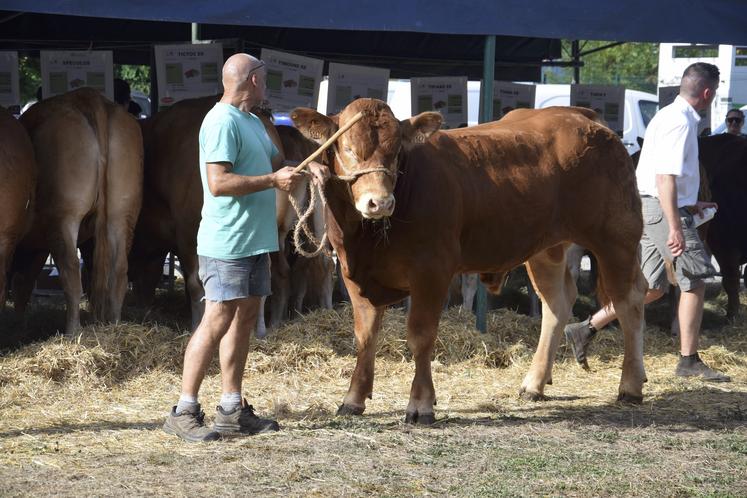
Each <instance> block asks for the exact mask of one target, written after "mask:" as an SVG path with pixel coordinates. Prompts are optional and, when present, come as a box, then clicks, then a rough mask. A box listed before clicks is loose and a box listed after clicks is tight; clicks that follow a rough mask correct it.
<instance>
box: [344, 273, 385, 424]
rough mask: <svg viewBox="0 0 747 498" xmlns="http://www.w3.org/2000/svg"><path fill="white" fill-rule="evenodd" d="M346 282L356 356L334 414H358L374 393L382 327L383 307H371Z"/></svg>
mask: <svg viewBox="0 0 747 498" xmlns="http://www.w3.org/2000/svg"><path fill="white" fill-rule="evenodd" d="M343 278H344V277H343ZM345 285H346V286H347V288H348V289H350V300H351V301H352V303H353V319H354V323H355V342H356V349H357V353H358V354H357V356H358V358H357V360H356V362H355V370H354V371H353V376H352V378H351V379H350V388H349V389H348V392H347V394H346V395H345V398H344V399H343V401H342V405H341V406H340V408H339V410H337V414H338V415H360V414H362V413H363V411H364V410H365V409H366V398H369V399H370V398H371V395H372V393H373V382H374V359H375V358H374V356H375V355H376V338H377V337H378V335H379V329H381V319H382V318H383V316H384V309H385V307H384V306H374V305H372V304H371V302H370V301H369V300H368V299H366V298H364V297H361V295H360V292H359V289H358V287H357V286H356V285H355V284H354V283H353V282H351V281H350V280H348V279H347V278H346V279H345Z"/></svg>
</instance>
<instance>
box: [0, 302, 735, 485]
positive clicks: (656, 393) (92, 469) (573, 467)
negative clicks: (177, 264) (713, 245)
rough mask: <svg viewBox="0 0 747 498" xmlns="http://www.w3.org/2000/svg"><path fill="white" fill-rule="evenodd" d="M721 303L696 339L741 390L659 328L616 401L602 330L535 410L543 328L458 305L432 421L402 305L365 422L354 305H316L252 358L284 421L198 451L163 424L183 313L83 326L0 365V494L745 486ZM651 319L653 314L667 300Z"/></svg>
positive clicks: (438, 366) (650, 332)
mask: <svg viewBox="0 0 747 498" xmlns="http://www.w3.org/2000/svg"><path fill="white" fill-rule="evenodd" d="M167 304H168V303H167ZM722 305H723V298H722V297H721V298H719V301H717V302H716V304H715V305H713V306H712V307H711V308H709V310H708V311H707V315H706V323H705V337H704V338H703V341H702V348H701V349H702V350H703V351H704V354H703V356H704V358H705V359H706V360H707V361H708V362H709V363H711V364H712V365H714V366H717V367H719V368H722V369H724V370H725V371H726V372H727V373H728V374H730V375H731V376H732V377H733V379H734V382H732V383H731V384H724V385H713V384H707V383H704V382H701V381H682V380H678V379H675V378H674V377H673V376H672V371H673V369H674V365H675V362H676V357H675V355H674V354H673V353H674V352H675V348H674V347H673V346H672V343H671V340H670V338H669V336H668V333H667V332H665V331H663V330H662V329H660V328H658V327H655V326H651V327H649V328H648V329H647V336H646V359H645V361H646V369H647V374H648V378H649V382H648V384H647V385H646V388H645V396H646V399H645V401H644V404H643V405H641V406H625V405H618V404H616V403H614V398H615V395H616V391H617V384H618V382H619V377H620V368H619V366H620V364H621V362H622V341H621V337H620V334H618V333H614V332H609V333H606V332H605V333H601V334H599V339H598V340H597V341H596V343H595V344H594V346H593V351H592V357H591V360H590V364H591V367H592V369H593V372H591V373H589V372H585V371H583V370H581V369H580V368H578V367H577V366H576V365H575V363H574V362H573V361H572V359H571V358H570V356H569V355H570V352H569V351H567V350H566V348H565V346H561V350H560V351H559V355H558V359H557V361H556V365H555V368H554V373H553V381H554V384H553V385H552V386H548V388H547V390H546V394H548V395H549V400H548V401H545V402H541V403H531V402H526V401H522V400H520V399H519V398H518V397H517V395H516V393H517V389H518V387H519V385H520V383H521V379H522V377H523V375H524V374H525V373H526V370H527V368H528V366H529V363H530V362H531V355H532V353H533V351H534V348H535V346H536V343H537V337H538V330H539V322H538V321H537V320H533V319H530V318H528V317H526V316H523V315H517V314H516V313H514V312H512V311H505V310H500V311H496V312H492V313H491V315H490V317H489V331H488V333H487V334H485V335H480V334H478V333H476V332H475V331H474V330H473V328H472V326H473V320H472V318H471V317H468V316H467V315H465V314H460V313H459V311H458V309H451V310H449V311H448V312H447V313H445V314H444V317H443V319H442V326H441V328H440V332H439V340H438V344H437V349H436V354H435V358H434V361H433V371H434V382H435V384H436V389H437V393H438V406H437V407H436V408H437V416H438V417H439V419H440V420H439V422H438V423H437V424H436V426H435V427H432V428H419V427H410V426H406V425H404V424H403V423H402V418H403V416H404V409H405V406H406V404H407V398H408V394H409V385H410V382H411V380H412V374H413V365H412V363H411V361H410V359H409V358H410V356H409V353H408V351H407V347H406V344H405V342H404V333H403V331H404V320H405V317H404V314H403V313H402V311H400V310H391V311H389V312H387V316H386V319H385V323H384V326H383V330H382V333H381V337H380V343H379V347H378V354H377V360H376V361H377V363H376V375H377V378H376V383H375V387H374V396H373V399H372V400H370V401H369V403H368V406H367V411H366V414H365V415H364V416H363V417H342V418H340V417H335V416H334V413H335V410H336V408H337V405H338V403H339V402H340V401H341V399H342V396H343V395H344V393H345V391H346V389H347V385H348V382H349V377H350V374H351V373H352V369H353V367H354V364H355V357H354V344H353V340H352V318H351V312H350V309H349V308H348V307H342V308H340V309H338V310H336V311H325V312H315V313H312V314H310V315H308V316H307V317H305V318H303V319H299V320H296V321H294V322H291V323H289V324H288V325H287V326H285V327H284V328H282V329H281V330H279V331H277V332H276V333H275V334H274V335H273V336H271V337H270V338H269V339H267V340H264V341H254V342H253V344H252V349H251V351H250V354H249V359H248V362H247V374H246V386H245V391H246V393H247V395H248V397H249V398H250V401H251V402H252V403H253V404H254V405H255V407H256V408H257V409H258V411H259V412H261V413H264V414H272V415H274V416H275V417H277V418H278V420H279V421H280V423H281V425H282V426H283V430H282V431H281V432H280V433H278V434H273V435H267V436H256V437H249V438H237V439H231V440H226V441H223V442H220V443H214V444H198V445H188V444H186V443H182V442H181V441H179V440H178V439H176V438H174V437H172V436H168V435H166V434H164V433H163V432H162V431H161V430H160V424H161V423H162V421H163V418H164V416H165V414H166V412H167V411H168V409H169V407H170V406H171V404H173V402H174V401H175V400H176V398H177V397H178V392H179V375H180V369H181V356H182V353H183V347H184V344H185V343H186V340H187V336H186V335H185V333H184V322H183V321H178V320H173V319H172V320H168V319H163V317H162V316H158V317H156V318H158V321H152V319H151V318H152V317H142V316H139V317H138V322H137V323H135V322H128V323H125V324H122V325H119V326H88V327H86V328H85V329H84V330H83V333H82V334H81V336H80V337H79V338H78V339H77V340H76V341H68V340H65V339H63V338H60V337H53V338H50V339H47V340H45V341H44V342H37V343H33V344H29V345H27V346H24V347H22V348H20V349H17V350H12V351H8V352H7V353H6V354H5V355H4V356H2V357H0V494H1V495H32V494H33V495H50V494H54V495H62V496H72V495H75V496H78V495H124V494H135V495H152V494H159V495H160V494H163V495H170V496H182V495H187V494H197V495H207V494H239V495H249V494H259V495H290V496H302V495H303V496H309V495H311V496H330V495H333V496H335V495H384V496H398V495H407V496H409V495H425V494H435V495H441V496H476V495H477V496H480V495H486V496H488V495H489V496H494V495H513V496H526V495H567V496H590V495H594V496H621V495H630V496H640V495H652V496H683V495H686V496H692V495H697V496H744V495H745V494H747V475H746V474H747V472H745V469H746V468H747V429H745V423H747V320H745V319H744V318H742V319H741V320H740V321H738V322H737V323H735V324H732V325H726V324H725V323H724V320H723V318H721V316H720V314H719V313H720V310H718V309H717V308H716V307H718V306H722ZM649 311H650V313H653V315H652V316H650V317H649V321H650V322H657V321H661V320H662V318H661V314H662V313H663V311H662V308H656V307H654V308H652V309H651V310H649ZM4 316H5V315H4ZM132 316H134V312H133V313H131V317H132ZM54 320H57V318H55V319H48V320H45V322H47V323H52V322H54ZM55 323H56V322H55ZM158 323H168V324H170V325H159V324H158ZM48 326H49V325H48ZM3 328H5V327H4V326H3V325H0V332H1V331H2V329H3ZM219 381H220V379H219V375H218V372H217V370H216V367H215V365H214V366H213V368H212V369H211V371H210V373H209V375H208V377H207V378H206V380H205V384H204V386H203V390H202V395H201V396H202V402H203V405H204V407H205V408H206V411H207V412H208V418H210V417H211V416H212V406H214V405H215V404H216V403H217V401H218V397H219ZM208 408H210V409H208Z"/></svg>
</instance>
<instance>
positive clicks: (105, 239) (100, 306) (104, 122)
mask: <svg viewBox="0 0 747 498" xmlns="http://www.w3.org/2000/svg"><path fill="white" fill-rule="evenodd" d="M97 97H98V98H96V99H92V100H91V101H90V102H91V107H90V109H89V114H87V115H86V119H88V122H89V124H90V125H91V128H92V129H93V133H94V135H95V136H96V140H97V141H98V147H99V157H98V161H97V165H96V168H97V172H96V173H97V186H96V205H95V210H94V212H95V223H94V249H93V272H92V273H93V274H92V282H91V295H90V296H89V301H90V302H91V307H92V308H93V314H94V317H95V319H96V320H102V321H103V320H107V319H108V317H109V314H110V310H109V294H110V289H109V287H110V285H109V267H110V265H111V264H112V255H111V245H110V244H109V236H108V233H107V224H108V213H107V207H106V206H107V170H108V164H107V163H108V158H109V121H110V116H109V109H108V107H109V103H108V102H106V101H105V100H104V99H103V98H102V97H99V96H97Z"/></svg>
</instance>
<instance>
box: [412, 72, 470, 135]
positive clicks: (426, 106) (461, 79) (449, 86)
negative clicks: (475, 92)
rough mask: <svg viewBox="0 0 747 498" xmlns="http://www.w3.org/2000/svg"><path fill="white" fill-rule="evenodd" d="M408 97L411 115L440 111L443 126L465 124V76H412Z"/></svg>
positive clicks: (452, 126) (458, 126)
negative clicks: (410, 104)
mask: <svg viewBox="0 0 747 498" xmlns="http://www.w3.org/2000/svg"><path fill="white" fill-rule="evenodd" d="M410 99H411V103H412V109H413V115H415V114H420V113H421V112H426V111H437V112H440V113H441V115H442V116H443V118H444V128H460V127H462V126H467V77H466V76H451V77H434V78H412V79H411V80H410Z"/></svg>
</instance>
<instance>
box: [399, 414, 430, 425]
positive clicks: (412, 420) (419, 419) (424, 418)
mask: <svg viewBox="0 0 747 498" xmlns="http://www.w3.org/2000/svg"><path fill="white" fill-rule="evenodd" d="M405 423H406V424H412V425H416V424H417V425H433V424H435V423H436V416H435V415H434V414H432V413H418V412H413V413H410V412H407V413H405Z"/></svg>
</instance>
